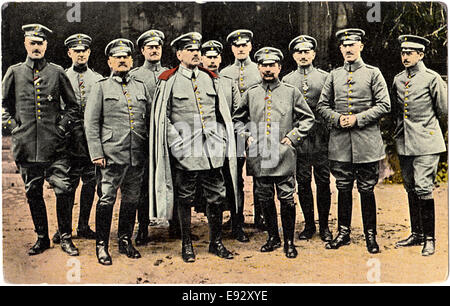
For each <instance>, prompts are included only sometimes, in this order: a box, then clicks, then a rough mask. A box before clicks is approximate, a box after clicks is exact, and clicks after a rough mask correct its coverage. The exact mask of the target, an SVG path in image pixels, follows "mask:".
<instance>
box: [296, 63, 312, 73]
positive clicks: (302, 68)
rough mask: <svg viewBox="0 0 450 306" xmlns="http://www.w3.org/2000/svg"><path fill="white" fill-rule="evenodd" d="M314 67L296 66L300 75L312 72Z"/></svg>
mask: <svg viewBox="0 0 450 306" xmlns="http://www.w3.org/2000/svg"><path fill="white" fill-rule="evenodd" d="M313 69H314V66H313V65H312V64H311V65H308V66H298V69H297V70H298V72H300V74H309V73H310V72H311V71H313Z"/></svg>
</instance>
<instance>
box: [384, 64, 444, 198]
mask: <svg viewBox="0 0 450 306" xmlns="http://www.w3.org/2000/svg"><path fill="white" fill-rule="evenodd" d="M391 93H392V101H393V106H392V112H393V114H394V118H395V119H396V123H397V124H396V131H395V133H394V138H395V141H396V145H397V152H398V154H399V160H400V166H401V169H402V175H403V180H404V186H405V189H406V191H407V192H415V193H416V195H417V196H418V197H419V198H421V199H432V197H433V196H432V192H433V188H434V180H435V178H436V173H437V169H438V163H439V158H440V155H439V153H441V152H445V151H446V147H445V141H444V137H443V135H442V131H441V127H440V126H439V121H441V123H443V126H447V117H448V106H447V88H446V85H445V82H444V81H443V80H442V78H441V76H440V75H439V74H437V73H436V72H434V71H432V70H430V69H427V67H426V66H425V64H424V63H423V62H422V61H420V62H419V63H417V65H415V66H414V67H410V68H407V69H405V70H403V71H402V72H400V73H399V74H397V75H396V76H395V78H394V81H393V85H392V92H391Z"/></svg>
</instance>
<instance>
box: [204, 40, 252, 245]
mask: <svg viewBox="0 0 450 306" xmlns="http://www.w3.org/2000/svg"><path fill="white" fill-rule="evenodd" d="M222 50H223V45H222V44H221V43H220V42H219V41H217V40H209V41H207V42H205V43H204V44H203V45H202V49H201V52H202V65H203V67H205V68H206V69H209V70H211V71H212V72H214V73H216V74H219V67H220V63H221V62H222ZM219 84H220V86H221V87H222V90H223V92H224V93H225V97H226V99H227V103H228V107H229V109H230V113H231V114H233V111H234V110H235V109H236V108H237V106H238V105H239V103H240V102H241V95H240V93H239V89H238V86H237V84H236V83H235V82H234V81H233V79H231V78H229V77H224V76H220V78H219ZM225 169H226V167H225ZM224 175H225V186H226V188H227V200H228V207H229V209H230V215H231V229H232V230H231V231H232V235H233V237H234V238H235V239H236V240H237V241H239V242H244V243H246V242H249V241H250V240H249V238H248V236H247V234H246V233H245V232H244V227H243V226H244V224H243V223H244V222H243V221H244V220H243V218H242V216H243V211H242V210H243V207H242V206H239V207H238V210H237V211H236V209H234V208H235V207H236V205H235V203H234V202H233V201H234V194H233V182H232V181H231V177H230V175H229V173H227V172H225V173H224ZM237 204H238V205H241V204H243V203H242V201H238V203H237Z"/></svg>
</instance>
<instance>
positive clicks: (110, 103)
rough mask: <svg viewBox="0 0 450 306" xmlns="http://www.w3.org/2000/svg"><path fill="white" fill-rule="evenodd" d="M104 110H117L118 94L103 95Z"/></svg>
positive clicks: (109, 111) (106, 111)
mask: <svg viewBox="0 0 450 306" xmlns="http://www.w3.org/2000/svg"><path fill="white" fill-rule="evenodd" d="M104 100H105V103H104V111H105V113H111V112H117V103H118V102H119V96H118V95H111V94H110V95H105V98H104Z"/></svg>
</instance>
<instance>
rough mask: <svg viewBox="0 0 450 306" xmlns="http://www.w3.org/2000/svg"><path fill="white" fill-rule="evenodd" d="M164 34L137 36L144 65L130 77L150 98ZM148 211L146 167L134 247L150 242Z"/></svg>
mask: <svg viewBox="0 0 450 306" xmlns="http://www.w3.org/2000/svg"><path fill="white" fill-rule="evenodd" d="M164 38H165V36H164V33H163V32H161V31H159V30H148V31H146V32H144V33H142V34H141V36H139V38H138V39H137V45H138V48H139V50H141V53H142V55H143V56H144V58H145V61H144V64H143V65H142V66H140V67H137V68H134V69H133V70H131V71H130V76H134V77H135V78H137V79H140V80H142V81H143V82H144V83H145V85H146V86H147V88H148V90H149V94H150V97H151V98H152V99H153V95H154V93H155V90H156V86H157V84H158V77H159V76H160V75H161V73H163V72H164V71H166V70H167V68H166V67H162V66H161V57H162V46H163V44H164ZM149 216H150V211H149V206H148V166H145V168H144V177H143V181H142V189H141V197H140V199H139V205H138V209H137V217H138V223H139V227H138V230H137V234H136V239H135V243H136V245H138V246H139V245H145V244H147V243H148V242H149V241H150V240H149V239H150V238H149V235H148V226H149V224H150V217H149Z"/></svg>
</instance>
